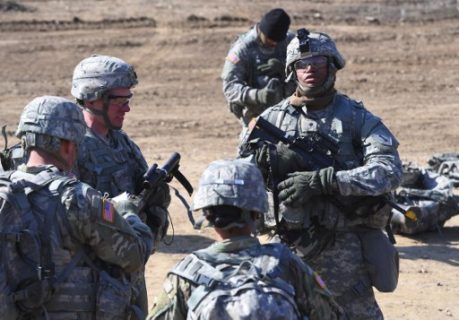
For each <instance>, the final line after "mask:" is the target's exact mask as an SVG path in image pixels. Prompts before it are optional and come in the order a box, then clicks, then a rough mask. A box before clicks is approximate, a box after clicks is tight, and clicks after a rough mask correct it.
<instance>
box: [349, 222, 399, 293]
mask: <svg viewBox="0 0 459 320" xmlns="http://www.w3.org/2000/svg"><path fill="white" fill-rule="evenodd" d="M356 234H357V236H358V237H359V238H360V242H361V245H362V251H363V258H364V261H365V263H366V264H367V267H368V273H369V276H370V280H371V285H372V286H374V287H375V288H376V289H378V291H381V292H392V291H394V290H395V288H396V287H397V283H398V275H399V256H398V251H397V249H396V248H395V247H394V245H393V244H392V243H391V242H390V241H389V239H388V237H387V236H386V235H385V234H384V233H383V231H382V230H380V229H369V228H365V229H364V230H359V231H357V233H356Z"/></svg>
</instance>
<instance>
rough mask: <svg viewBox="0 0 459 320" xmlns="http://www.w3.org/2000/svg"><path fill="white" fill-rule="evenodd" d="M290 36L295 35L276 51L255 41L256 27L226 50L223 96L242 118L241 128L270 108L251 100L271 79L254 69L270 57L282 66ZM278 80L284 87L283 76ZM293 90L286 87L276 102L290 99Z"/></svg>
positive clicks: (279, 45) (256, 38)
mask: <svg viewBox="0 0 459 320" xmlns="http://www.w3.org/2000/svg"><path fill="white" fill-rule="evenodd" d="M293 37H294V34H293V33H291V32H288V33H287V38H286V39H285V40H283V41H281V42H279V43H278V44H277V46H276V47H275V48H264V47H263V46H262V45H261V44H260V40H259V39H258V33H257V27H256V26H254V27H253V28H252V29H250V31H248V32H246V33H244V34H242V35H240V36H239V37H238V38H237V40H236V41H235V42H234V43H233V44H232V46H231V48H230V50H229V51H228V54H227V56H226V60H225V64H224V66H223V71H222V75H221V78H222V80H223V93H224V95H225V98H226V101H227V102H228V105H229V106H230V110H231V111H232V112H233V113H234V114H235V115H236V116H237V117H238V118H240V119H241V123H242V125H243V126H247V124H248V122H249V121H250V120H251V119H252V118H253V117H256V116H258V115H259V114H260V113H261V111H262V110H264V109H266V108H268V107H269V106H268V105H259V104H257V103H256V102H255V100H256V99H255V98H254V97H255V95H256V91H257V90H258V89H261V88H263V87H265V86H266V85H267V84H268V82H269V80H270V79H272V78H273V77H270V76H268V75H266V74H262V73H260V72H259V71H258V70H257V67H258V66H260V65H262V64H266V63H267V62H268V60H269V59H272V58H276V59H278V60H279V61H281V62H282V63H285V59H286V49H287V45H288V43H289V42H290V40H292V38H293ZM277 78H278V79H279V80H280V82H281V85H284V84H282V83H283V82H284V80H285V77H284V76H282V77H277ZM293 90H294V86H293V87H291V86H290V87H289V86H285V87H284V90H283V91H284V94H283V95H282V97H279V100H278V101H280V100H281V99H283V98H285V97H287V96H289V95H290V94H291V93H292V92H293Z"/></svg>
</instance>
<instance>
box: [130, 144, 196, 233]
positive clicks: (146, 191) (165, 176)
mask: <svg viewBox="0 0 459 320" xmlns="http://www.w3.org/2000/svg"><path fill="white" fill-rule="evenodd" d="M179 166H180V154H179V153H178V152H174V153H172V155H171V156H170V157H169V159H168V160H167V161H166V162H165V163H164V164H163V165H162V166H161V167H158V165H157V164H156V163H155V164H153V165H152V166H151V167H150V168H148V170H147V172H145V174H144V176H143V182H142V186H141V190H140V192H138V194H137V196H138V197H139V199H140V205H139V207H140V211H142V210H143V209H145V207H146V206H147V204H148V200H149V199H150V198H152V197H153V196H154V195H155V193H156V189H157V187H158V185H159V184H160V183H161V182H167V183H168V182H170V181H172V179H173V178H176V179H177V181H178V182H179V183H180V184H181V185H182V186H183V187H184V188H185V190H186V191H187V192H188V194H189V195H190V196H191V194H192V193H193V187H192V186H191V184H190V182H189V181H188V179H187V178H186V177H185V176H184V175H183V174H182V173H181V172H180V171H179ZM173 189H174V190H175V194H176V196H177V197H178V198H179V199H180V201H181V202H182V203H183V205H184V206H185V207H186V208H187V211H188V218H189V220H190V222H191V223H192V224H193V226H194V224H195V222H194V218H193V215H192V213H191V210H190V206H189V205H188V204H187V202H186V200H185V199H184V198H183V196H182V195H180V193H179V192H178V191H177V189H175V188H173Z"/></svg>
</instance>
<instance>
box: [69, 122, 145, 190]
mask: <svg viewBox="0 0 459 320" xmlns="http://www.w3.org/2000/svg"><path fill="white" fill-rule="evenodd" d="M111 138H112V143H111V145H109V144H108V143H106V142H105V141H102V140H101V139H100V138H99V137H97V136H96V135H95V134H94V133H92V132H91V131H90V130H89V129H88V130H87V131H86V135H85V138H84V140H83V142H82V143H81V145H80V148H81V150H80V157H79V159H78V172H79V178H80V180H81V181H83V182H86V183H87V184H89V185H90V186H92V187H93V188H94V189H97V190H98V191H100V192H101V193H108V194H109V195H110V196H111V197H114V196H117V195H119V194H120V193H122V192H125V191H126V192H129V193H135V191H136V186H138V182H139V180H140V179H141V177H142V175H143V174H144V173H145V171H146V170H147V163H146V162H145V159H144V158H143V156H142V154H141V152H140V149H139V148H138V147H137V146H136V145H135V144H134V143H133V142H132V141H131V140H130V139H129V138H128V137H127V135H126V134H125V133H124V132H122V131H120V130H112V131H111Z"/></svg>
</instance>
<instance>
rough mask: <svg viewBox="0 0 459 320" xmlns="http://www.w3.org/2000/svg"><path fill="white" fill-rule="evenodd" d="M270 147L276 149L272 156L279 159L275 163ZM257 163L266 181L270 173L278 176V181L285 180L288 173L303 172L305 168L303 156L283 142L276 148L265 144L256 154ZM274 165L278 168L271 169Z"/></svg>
mask: <svg viewBox="0 0 459 320" xmlns="http://www.w3.org/2000/svg"><path fill="white" fill-rule="evenodd" d="M270 147H271V148H275V149H276V150H273V151H272V152H271V156H273V157H276V158H277V159H276V160H274V161H272V160H271V159H270V157H271V156H270V150H269V148H270ZM255 161H256V163H257V165H258V168H259V169H260V170H261V172H262V174H263V177H264V178H265V179H266V178H267V176H268V174H269V173H270V172H272V174H275V175H276V177H275V178H276V179H285V177H286V176H287V174H288V173H293V172H296V171H301V170H302V168H303V159H302V158H301V156H300V155H298V154H297V153H296V152H295V151H293V150H291V149H290V148H289V147H288V146H287V145H285V144H284V143H282V142H279V143H278V144H277V145H276V146H273V145H271V146H268V145H267V144H263V145H262V146H261V147H260V148H259V149H257V151H256V152H255ZM272 165H276V167H275V168H271V166H272ZM277 181H279V180H277Z"/></svg>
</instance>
